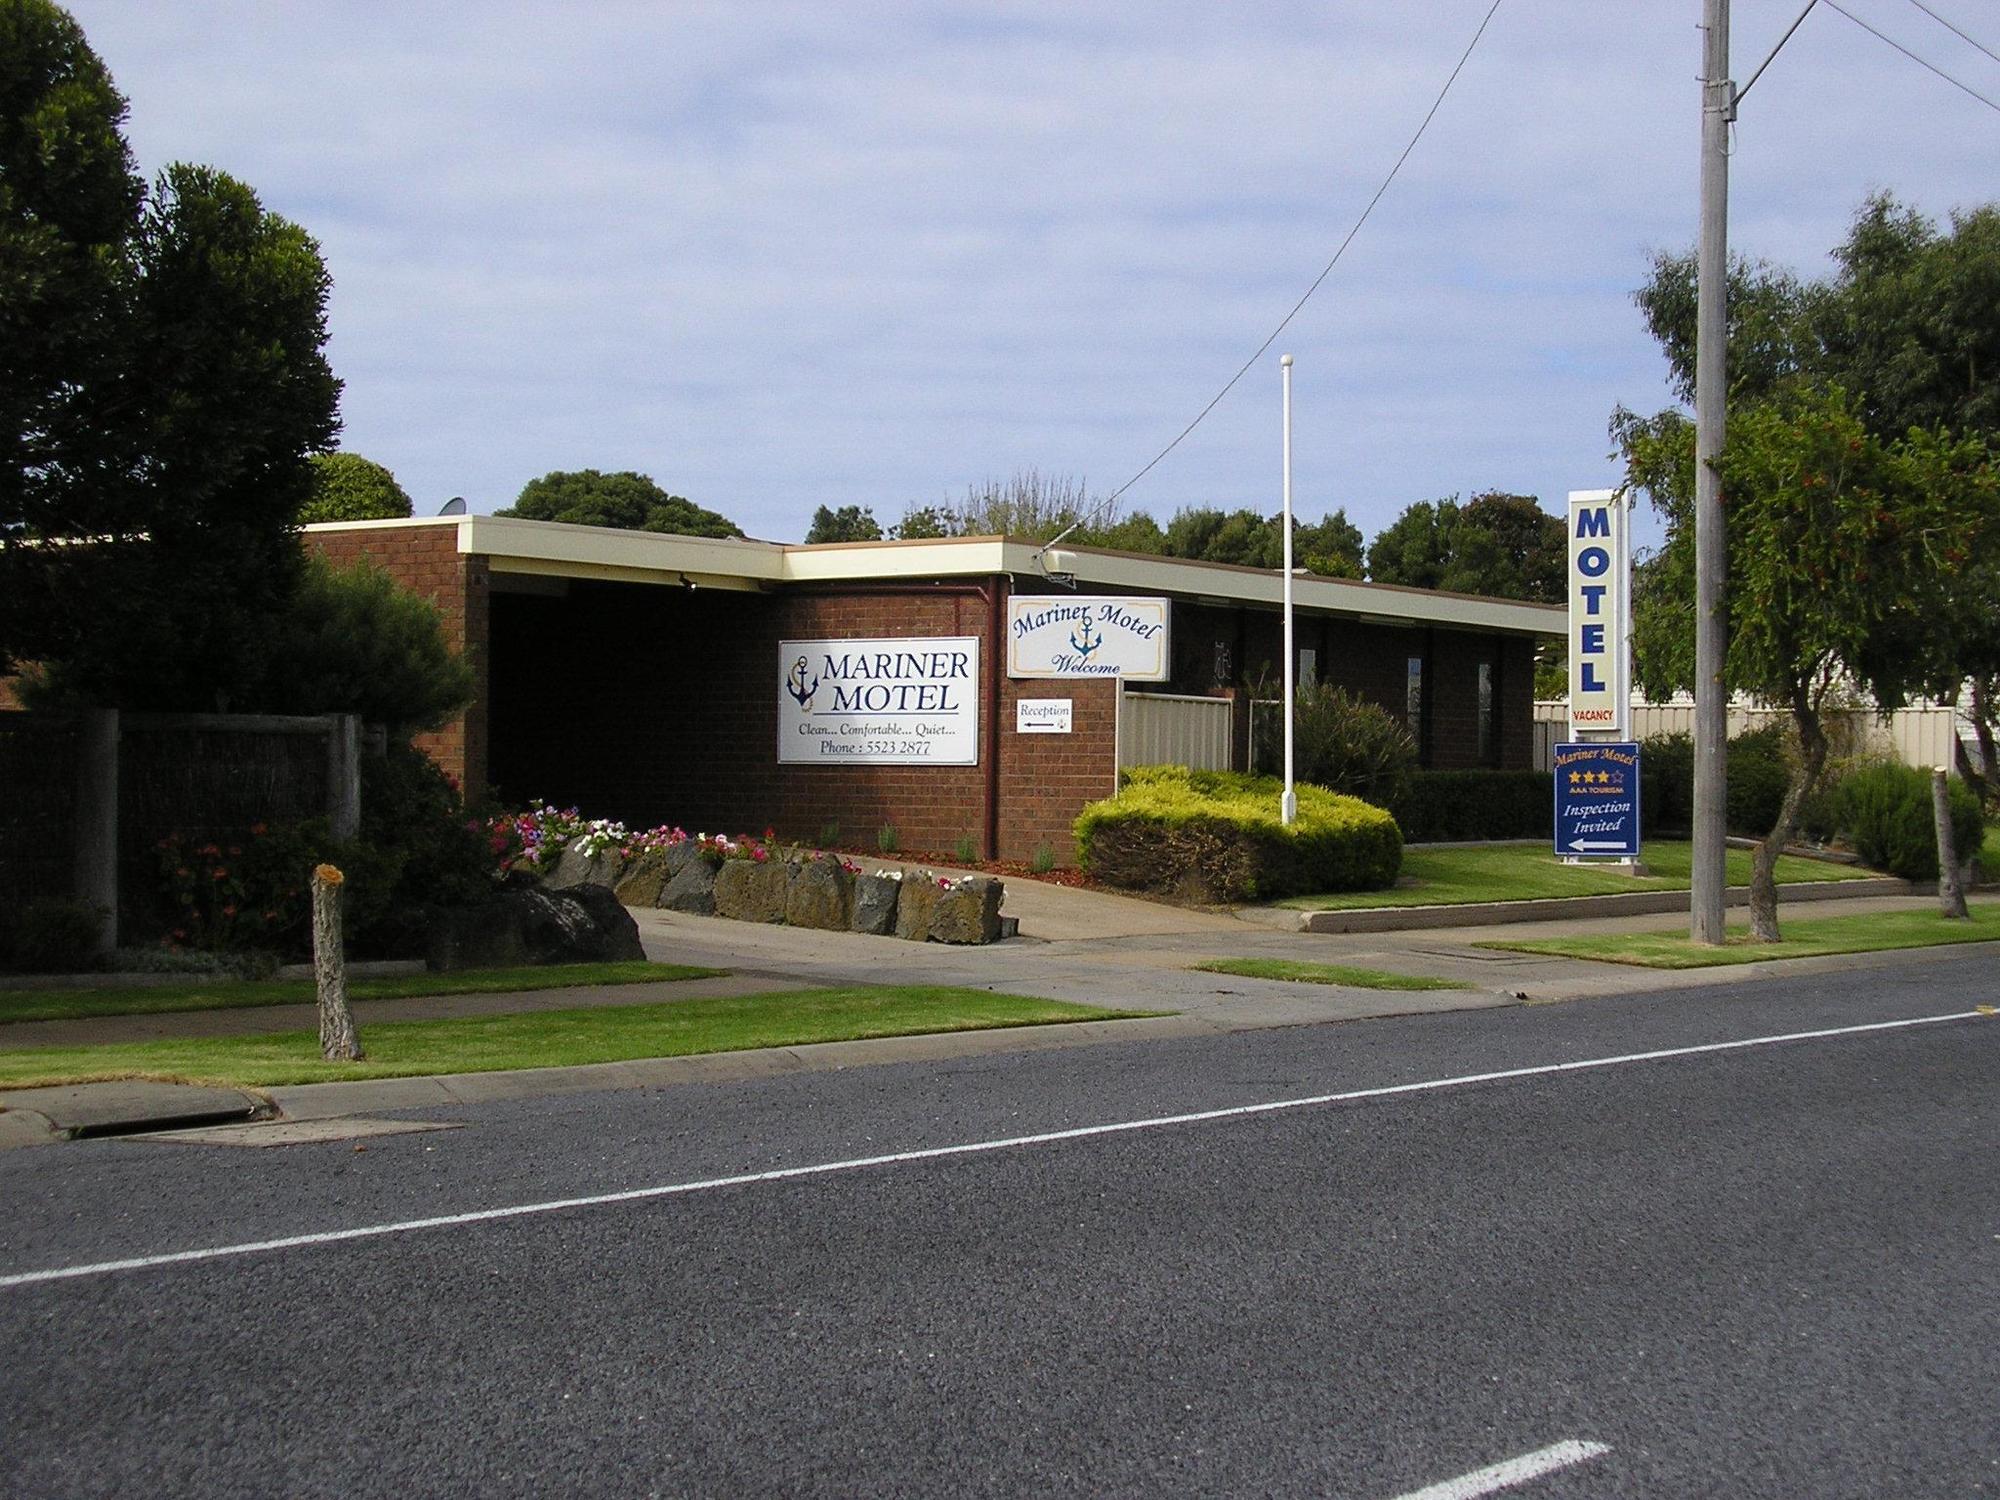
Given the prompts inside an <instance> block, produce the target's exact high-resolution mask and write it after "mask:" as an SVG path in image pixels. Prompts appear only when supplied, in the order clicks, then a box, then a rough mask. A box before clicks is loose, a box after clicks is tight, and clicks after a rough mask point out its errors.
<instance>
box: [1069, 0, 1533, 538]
mask: <svg viewBox="0 0 2000 1500" xmlns="http://www.w3.org/2000/svg"><path fill="white" fill-rule="evenodd" d="M1499 9H1500V0H1493V3H1492V5H1490V6H1489V7H1487V11H1486V14H1485V16H1484V17H1483V18H1482V19H1481V20H1480V22H1479V26H1478V29H1477V30H1475V31H1474V32H1473V33H1472V40H1471V41H1469V42H1467V43H1466V44H1465V51H1464V52H1462V53H1461V54H1459V59H1458V63H1457V65H1456V66H1454V67H1453V68H1452V70H1451V76H1450V77H1448V78H1446V79H1445V81H1444V87H1443V88H1441V89H1439V90H1438V92H1437V97H1436V98H1435V99H1433V100H1432V101H1431V107H1430V109H1429V110H1428V111H1427V112H1426V113H1425V115H1424V118H1423V122H1422V123H1421V124H1419V125H1418V126H1417V129H1416V134H1414V135H1412V136H1411V137H1410V140H1409V144H1408V145H1406V146H1404V147H1403V152H1402V155H1400V156H1398V157H1397V158H1396V164H1395V165H1394V166H1392V167H1390V168H1389V175H1388V176H1386V177H1384V178H1383V179H1382V185H1381V186H1380V187H1378V188H1376V189H1375V196H1374V197H1372V198H1370V199H1369V200H1368V204H1367V207H1365V208H1363V209H1362V210H1361V216H1360V217H1359V218H1358V219H1356V220H1355V221H1354V227H1353V228H1351V229H1349V230H1348V231H1347V237H1346V238H1345V239H1343V240H1342V241H1341V242H1340V246H1339V248H1338V249H1336V250H1335V251H1334V252H1333V259H1331V260H1329V261H1328V262H1327V263H1326V266H1325V267H1324V269H1322V270H1321V271H1320V273H1319V275H1317V276H1315V277H1314V278H1313V282H1312V285H1311V286H1309V287H1307V288H1306V289H1305V294H1304V295H1303V296H1301V297H1300V298H1299V300H1298V301H1297V302H1294V303H1293V304H1292V310H1291V311H1290V312H1288V313H1286V314H1285V315H1284V317H1283V318H1281V319H1279V320H1278V326H1277V327H1276V328H1273V329H1272V330H1271V334H1270V337H1269V338H1267V339H1265V340H1264V342H1263V343H1261V344H1259V345H1258V346H1257V351H1256V353H1254V354H1252V355H1251V356H1250V357H1249V358H1248V359H1246V360H1244V361H1243V367H1242V368H1241V369H1239V370H1238V371H1237V372H1236V373H1235V374H1234V375H1232V376H1230V377H1229V380H1228V382H1227V383H1226V384H1225V385H1224V386H1223V387H1222V389H1221V390H1219V391H1217V392H1216V393H1215V395H1214V397H1213V399H1211V400H1210V401H1209V403H1208V405H1206V406H1204V407H1203V408H1202V409H1201V410H1200V411H1199V412H1197V413H1195V418H1194V420H1193V421H1192V422H1190V423H1188V424H1187V426H1185V427H1183V428H1182V429H1181V430H1180V432H1179V434H1178V435H1176V436H1175V438H1174V440H1173V441H1172V442H1171V443H1168V444H1167V446H1166V447H1164V448H1162V449H1161V450H1160V451H1159V452H1158V453H1156V454H1154V455H1153V457H1152V459H1151V460H1150V461H1149V462H1148V463H1147V464H1146V466H1145V468H1143V469H1141V470H1140V471H1139V472H1138V473H1136V474H1134V475H1133V476H1132V477H1131V478H1130V479H1128V480H1126V481H1125V482H1124V483H1123V484H1121V485H1119V486H1118V488H1117V489H1115V490H1113V491H1112V492H1111V493H1110V494H1109V495H1107V496H1106V497H1105V504H1107V505H1109V504H1110V503H1111V502H1112V501H1114V500H1116V499H1117V498H1118V497H1119V496H1120V495H1122V494H1124V493H1125V492H1126V491H1127V490H1129V489H1131V488H1132V486H1133V485H1135V484H1137V483H1138V482H1139V481H1140V480H1142V479H1144V478H1145V477H1146V476H1147V475H1148V474H1150V473H1151V472H1152V471H1153V468H1154V466H1155V465H1157V464H1158V463H1159V462H1160V460H1161V459H1163V458H1165V457H1166V456H1167V455H1168V454H1169V453H1171V452H1173V451H1174V449H1176V448H1178V447H1180V445H1181V442H1182V440H1183V439H1184V438H1186V437H1187V435H1188V434H1189V433H1191V432H1193V431H1194V430H1195V428H1197V427H1199V426H1200V425H1201V423H1202V419H1203V418H1204V417H1206V416H1207V415H1208V414H1209V413H1210V412H1212V411H1214V410H1215V409H1216V407H1218V406H1220V405H1221V404H1222V398H1223V397H1224V396H1227V395H1228V394H1229V393H1230V392H1231V391H1232V390H1234V389H1235V388H1236V383H1237V381H1239V380H1241V379H1242V378H1243V377H1244V376H1245V375H1247V374H1249V373H1250V367H1251V366H1252V365H1254V364H1256V363H1257V361H1258V360H1260V359H1262V358H1263V357H1264V355H1265V353H1266V352H1267V351H1268V350H1269V349H1270V347H1271V345H1273V344H1275V343H1276V342H1277V341H1278V335H1279V334H1281V333H1283V332H1284V331H1285V329H1286V328H1287V327H1289V326H1290V325H1291V321H1292V319H1294V318H1296V317H1297V316H1298V315H1299V311H1300V309H1302V308H1303V307H1304V306H1305V305H1306V303H1307V302H1308V301H1310V300H1311V299H1312V294H1313V293H1314V292H1316V291H1318V290H1319V288H1320V283H1321V282H1323V281H1325V280H1326V278H1327V277H1328V276H1330V275H1332V274H1333V268H1334V267H1335V266H1337V265H1339V264H1340V258H1341V256H1343V255H1345V254H1346V253H1347V247H1348V246H1349V245H1351V244H1353V243H1354V237H1355V236H1356V235H1357V234H1359V233H1360V232H1361V226H1362V225H1363V224H1366V223H1367V222H1368V216H1369V215H1370V214H1372V213H1373V212H1375V205H1376V204H1378V203H1380V202H1381V201H1382V195H1383V194H1384V193H1386V192H1388V191H1389V184H1390V183H1392V182H1394V181H1395V180H1396V174H1397V173H1398V172H1401V171H1402V170H1403V163H1404V162H1406V161H1408V160H1409V159H1410V153H1411V152H1412V151H1414V150H1416V148H1417V142H1418V141H1420V140H1422V139H1423V138H1424V132H1425V131H1426V130H1428V129H1429V128H1430V123H1431V121H1432V119H1434V118H1435V117H1436V115H1437V112H1438V109H1439V107H1440V106H1442V105H1443V103H1444V99H1445V95H1447V94H1449V93H1450V92H1451V86H1452V85H1453V84H1454V83H1456V82H1457V81H1458V75H1459V74H1460V73H1461V72H1463V71H1464V69H1465V64H1466V62H1467V61H1468V60H1469V59H1470V58H1471V56H1472V49H1473V48H1475V47H1477V46H1478V45H1479V39H1480V38H1481V37H1482V36H1484V35H1485V34H1486V27H1487V24H1488V23H1489V22H1491V21H1492V19H1493V13H1494V12H1495V11H1497V10H1499Z"/></svg>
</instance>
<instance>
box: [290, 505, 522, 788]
mask: <svg viewBox="0 0 2000 1500" xmlns="http://www.w3.org/2000/svg"><path fill="white" fill-rule="evenodd" d="M305 543H306V545H307V546H308V547H310V548H312V549H313V550H314V551H316V552H318V553H319V554H320V555H321V556H322V557H324V558H326V559H327V561H328V562H330V563H332V564H334V565H335V566H336V567H347V566H350V565H352V564H353V563H355V562H357V561H359V560H360V559H361V558H363V557H366V558H368V559H369V560H370V561H371V562H373V563H374V564H375V566H376V567H378V568H381V569H382V570H383V571H384V572H386V573H388V574H389V576H390V577H392V578H394V579H395V580H396V581H397V582H398V583H400V584H401V585H402V586H403V587H404V588H406V589H409V590H410V591H411V592H412V593H415V594H418V595H420V596H422V597H423V598H425V599H428V600H430V601H431V603H433V604H434V605H436V606H437V611H438V616H439V618H440V620H441V621H442V623H443V625H444V635H445V641H446V642H447V643H448V644H449V645H450V646H451V647H452V649H453V650H455V651H457V652H458V653H459V654H460V655H462V656H464V657H465V658H466V659H467V660H468V661H469V662H470V663H471V664H472V669H473V673H474V676H475V678H476V680H477V689H476V696H475V697H474V698H473V701H472V706H471V707H470V708H468V709H467V710H466V711H465V713H464V714H463V715H462V716H461V717H459V718H457V719H454V720H453V721H452V722H451V723H449V724H447V725H445V726H444V728H442V729H440V730H437V731H436V732H434V733H431V734H421V735H418V736H417V738H416V744H417V746H418V748H420V749H422V750H424V751H425V752H426V753H428V754H429V755H430V757H431V759H432V760H434V761H436V762H437V763H438V764H439V765H440V766H442V767H443V768H444V769H445V770H446V771H448V772H449V773H451V774H452V775H453V776H456V777H458V778H459V780H460V781H461V782H462V783H463V784H464V786H465V788H466V791H467V793H468V795H475V796H476V795H478V794H479V793H480V792H481V791H482V790H483V789H484V788H485V787H486V785H487V779H488V774H489V772H488V765H487V753H486V752H487V700H488V696H489V682H488V677H489V673H488V670H487V660H486V638H487V590H488V570H487V565H486V559H485V558H483V557H465V556H462V555H460V553H459V550H458V528H457V527H455V526H411V527H407V528H404V527H395V526H385V527H379V528H372V529H369V530H366V531H348V532H308V533H307V534H306V537H305Z"/></svg>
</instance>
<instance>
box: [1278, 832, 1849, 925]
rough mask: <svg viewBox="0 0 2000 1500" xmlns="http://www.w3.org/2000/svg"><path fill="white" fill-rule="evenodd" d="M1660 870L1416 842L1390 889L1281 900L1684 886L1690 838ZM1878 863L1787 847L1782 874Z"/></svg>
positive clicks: (1791, 876)
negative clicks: (1626, 871) (1837, 859)
mask: <svg viewBox="0 0 2000 1500" xmlns="http://www.w3.org/2000/svg"><path fill="white" fill-rule="evenodd" d="M1643 857H1644V861H1645V864H1646V866H1647V868H1648V869H1650V870H1651V871H1652V872H1653V873H1652V874H1651V875H1648V876H1641V877H1638V878H1634V877H1632V876H1629V875H1617V874H1613V873H1611V872H1610V871H1608V870H1603V869H1597V868H1593V867H1592V866H1589V865H1566V864H1564V863H1563V862H1562V861H1561V860H1559V859H1557V858H1556V857H1555V855H1554V853H1553V852H1551V850H1550V848H1549V846H1548V845H1547V844H1503V845H1495V846H1488V847H1486V848H1479V849H1416V850H1411V851H1408V852H1406V853H1405V854H1404V855H1403V878H1402V881H1401V882H1399V883H1398V884H1397V885H1396V886H1395V887H1394V888H1393V889H1390V890H1386V891H1336V892H1330V893H1327V894H1324V895H1317V896H1293V897H1292V898H1290V899H1289V900H1286V901H1280V902H1279V903H1278V905H1279V906H1283V907H1289V908H1291V909H1293V910H1295V911H1352V910H1355V909H1357V908H1360V907H1369V906H1460V905H1464V904H1466V903H1469V902H1474V901H1532V900H1536V899H1539V898H1542V897H1548V896H1602V895H1606V894H1609V893H1611V892H1614V891H1684V890H1686V889H1687V888H1688V870H1689V866H1690V865H1691V863H1692V862H1693V846H1692V845H1691V844H1689V843H1687V842H1686V841H1684V840H1682V841H1669V840H1665V839H1662V840H1659V841H1656V842H1651V843H1648V844H1647V845H1646V846H1645V853H1644V856H1643ZM1750 857H1751V851H1750V850H1748V849H1731V850H1730V851H1729V853H1728V875H1727V878H1728V882H1729V884H1731V885H1748V884H1749V883H1750ZM1875 873H1876V872H1875V871H1873V870H1866V869H1862V868H1860V867H1858V866H1855V865H1836V864H1829V863H1827V862H1826V861H1824V860H1818V859H1800V858H1797V857H1796V856H1793V855H1785V856H1784V857H1782V858H1781V859H1779V861H1778V879H1779V880H1780V881H1794V880H1797V881H1806V880H1863V879H1867V878H1869V877H1870V876H1872V875H1874V874H1875Z"/></svg>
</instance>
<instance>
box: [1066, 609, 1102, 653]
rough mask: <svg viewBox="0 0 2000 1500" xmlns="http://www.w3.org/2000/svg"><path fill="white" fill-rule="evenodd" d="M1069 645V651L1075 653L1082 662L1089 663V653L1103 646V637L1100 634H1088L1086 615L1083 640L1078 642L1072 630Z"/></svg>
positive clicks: (1085, 617)
mask: <svg viewBox="0 0 2000 1500" xmlns="http://www.w3.org/2000/svg"><path fill="white" fill-rule="evenodd" d="M1069 644H1070V649H1071V650H1073V651H1075V652H1076V654H1077V656H1078V657H1080V658H1081V659H1082V660H1084V661H1089V660H1090V653H1091V652H1093V651H1095V650H1096V649H1097V648H1098V647H1099V646H1101V645H1103V644H1104V635H1103V633H1102V632H1099V633H1098V634H1096V635H1092V634H1091V633H1090V617H1089V616H1088V615H1086V616H1084V621H1083V639H1082V640H1078V639H1077V632H1076V631H1074V630H1072V631H1071V632H1070V633H1069Z"/></svg>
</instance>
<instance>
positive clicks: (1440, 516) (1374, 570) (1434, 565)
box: [1368, 495, 1458, 589]
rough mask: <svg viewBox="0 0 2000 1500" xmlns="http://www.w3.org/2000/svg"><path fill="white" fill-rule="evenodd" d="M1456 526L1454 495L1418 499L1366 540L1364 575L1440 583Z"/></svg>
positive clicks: (1412, 583) (1412, 584) (1418, 585)
mask: <svg viewBox="0 0 2000 1500" xmlns="http://www.w3.org/2000/svg"><path fill="white" fill-rule="evenodd" d="M1457 530H1458V497H1457V496H1456V495H1454V496H1452V497H1450V498H1449V499H1445V500H1437V501H1431V500H1419V501H1417V502H1416V504H1414V505H1412V506H1409V507H1408V508H1407V509H1405V510H1404V512H1403V513H1402V514H1401V515H1400V516H1398V517H1396V519H1395V520H1394V521H1392V522H1390V523H1389V525H1387V526H1385V527H1383V528H1382V529H1381V530H1380V531H1378V532H1377V533H1376V534H1375V540H1374V541H1372V542H1370V543H1369V544H1368V576H1369V577H1370V578H1371V579H1373V580H1374V581H1375V582H1376V583H1394V584H1400V585H1402V586H1403V587H1405V588H1413V589H1438V588H1443V587H1444V576H1445V569H1446V568H1448V567H1449V566H1450V564H1451V556H1452V538H1453V535H1454V533H1456V531H1457Z"/></svg>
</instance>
